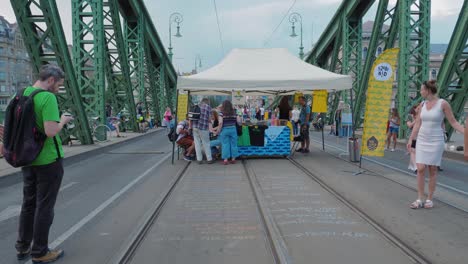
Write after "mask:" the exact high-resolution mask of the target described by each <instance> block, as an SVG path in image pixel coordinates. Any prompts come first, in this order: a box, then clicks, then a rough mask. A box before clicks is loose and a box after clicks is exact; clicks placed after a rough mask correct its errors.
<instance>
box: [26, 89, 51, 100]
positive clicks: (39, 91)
mask: <svg viewBox="0 0 468 264" xmlns="http://www.w3.org/2000/svg"><path fill="white" fill-rule="evenodd" d="M23 92H24V90H23ZM42 92H49V91H46V90H43V89H36V90H34V91H33V92H32V93H31V94H30V95H29V97H31V98H34V96H36V94H38V93H42Z"/></svg>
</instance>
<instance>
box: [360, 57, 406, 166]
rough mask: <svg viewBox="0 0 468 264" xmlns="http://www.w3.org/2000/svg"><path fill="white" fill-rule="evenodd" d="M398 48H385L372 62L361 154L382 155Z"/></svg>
mask: <svg viewBox="0 0 468 264" xmlns="http://www.w3.org/2000/svg"><path fill="white" fill-rule="evenodd" d="M398 52H399V49H398V48H394V49H387V50H385V51H384V52H383V53H382V54H380V56H379V57H377V59H376V60H375V62H374V65H373V66H372V71H371V73H370V78H369V86H368V90H367V95H366V113H365V115H364V131H363V134H362V148H361V149H362V155H363V156H378V157H382V156H383V155H384V148H385V140H386V130H387V121H388V111H389V108H390V104H391V97H392V86H393V81H394V79H395V77H394V74H395V70H396V63H397V59H398Z"/></svg>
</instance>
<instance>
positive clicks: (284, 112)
mask: <svg viewBox="0 0 468 264" xmlns="http://www.w3.org/2000/svg"><path fill="white" fill-rule="evenodd" d="M278 109H279V121H280V126H285V125H286V124H287V123H288V121H289V120H291V121H292V122H293V120H292V107H291V106H290V105H289V99H288V96H287V95H285V96H283V98H281V101H280V103H279V106H278Z"/></svg>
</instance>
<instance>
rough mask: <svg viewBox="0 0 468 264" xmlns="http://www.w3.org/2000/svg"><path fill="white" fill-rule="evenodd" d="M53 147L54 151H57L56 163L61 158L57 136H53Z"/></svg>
mask: <svg viewBox="0 0 468 264" xmlns="http://www.w3.org/2000/svg"><path fill="white" fill-rule="evenodd" d="M54 145H55V150H56V151H57V161H58V160H60V159H61V158H62V157H61V156H60V149H59V145H58V142H57V135H55V136H54Z"/></svg>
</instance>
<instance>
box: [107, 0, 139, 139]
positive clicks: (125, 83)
mask: <svg viewBox="0 0 468 264" xmlns="http://www.w3.org/2000/svg"><path fill="white" fill-rule="evenodd" d="M103 4H104V6H103V9H104V32H105V36H106V51H107V52H106V53H107V56H106V64H107V65H106V74H107V80H108V84H109V85H108V89H109V90H110V91H111V92H110V93H108V94H111V96H110V98H108V99H107V100H110V102H111V103H112V106H113V110H114V111H115V113H119V112H122V111H123V110H126V111H128V113H129V116H128V118H129V123H128V126H129V127H127V129H130V130H133V131H138V125H137V122H136V106H135V99H134V96H133V89H132V82H131V79H130V65H129V62H128V54H127V49H126V45H125V41H124V37H123V31H122V24H121V21H120V14H119V9H118V2H117V0H104V3H103Z"/></svg>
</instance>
